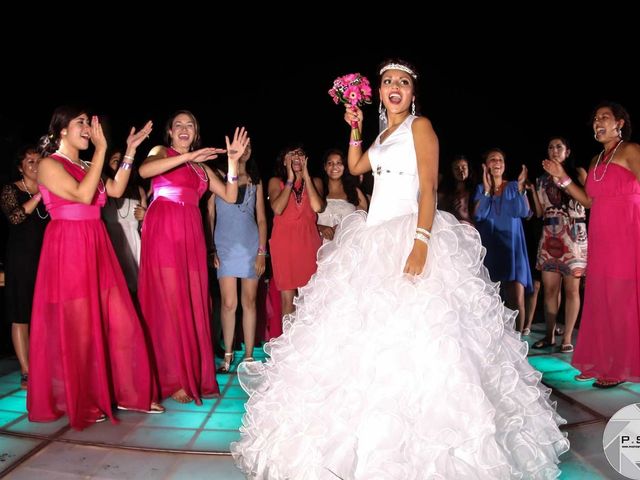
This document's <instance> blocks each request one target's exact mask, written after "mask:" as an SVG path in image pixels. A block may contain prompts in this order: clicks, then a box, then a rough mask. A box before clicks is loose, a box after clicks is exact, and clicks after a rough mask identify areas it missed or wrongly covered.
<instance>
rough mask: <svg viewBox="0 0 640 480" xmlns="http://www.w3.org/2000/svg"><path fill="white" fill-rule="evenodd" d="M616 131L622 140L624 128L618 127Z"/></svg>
mask: <svg viewBox="0 0 640 480" xmlns="http://www.w3.org/2000/svg"><path fill="white" fill-rule="evenodd" d="M616 130H618V136H619V137H620V138H622V127H616Z"/></svg>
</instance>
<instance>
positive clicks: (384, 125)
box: [378, 100, 387, 132]
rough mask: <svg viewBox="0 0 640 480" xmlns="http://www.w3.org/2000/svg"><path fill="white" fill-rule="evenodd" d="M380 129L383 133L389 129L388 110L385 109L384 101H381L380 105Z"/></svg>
mask: <svg viewBox="0 0 640 480" xmlns="http://www.w3.org/2000/svg"><path fill="white" fill-rule="evenodd" d="M378 129H379V131H381V132H382V131H383V130H386V129H387V109H386V108H384V105H383V104H382V100H380V105H378Z"/></svg>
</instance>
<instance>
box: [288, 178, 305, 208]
mask: <svg viewBox="0 0 640 480" xmlns="http://www.w3.org/2000/svg"><path fill="white" fill-rule="evenodd" d="M291 191H292V192H293V195H294V196H295V198H296V205H298V206H300V205H302V193H303V192H304V180H302V183H301V184H300V187H298V188H296V186H295V184H294V185H292V186H291Z"/></svg>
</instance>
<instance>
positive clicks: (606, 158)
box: [593, 140, 624, 182]
mask: <svg viewBox="0 0 640 480" xmlns="http://www.w3.org/2000/svg"><path fill="white" fill-rule="evenodd" d="M622 142H624V140H620V141H619V142H618V143H617V145H616V146H615V147H613V150H612V151H611V152H610V153H609V154H607V155H605V156H604V162H605V164H604V171H603V172H602V175H601V176H600V178H598V177H596V170H597V169H598V164H599V163H600V159H601V158H602V154H603V153H604V150H602V151H601V152H600V155H598V159H597V160H596V165H595V166H594V167H593V180H594V181H596V182H601V181H602V179H603V178H604V176H605V175H606V174H607V169H608V168H609V164H610V163H611V160H613V157H614V156H615V155H616V152H617V151H618V147H619V146H620V145H622Z"/></svg>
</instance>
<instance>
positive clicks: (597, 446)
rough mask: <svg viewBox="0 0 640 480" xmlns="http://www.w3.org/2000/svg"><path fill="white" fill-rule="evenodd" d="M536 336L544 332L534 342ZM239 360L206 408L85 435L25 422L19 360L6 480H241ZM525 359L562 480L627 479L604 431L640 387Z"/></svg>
mask: <svg viewBox="0 0 640 480" xmlns="http://www.w3.org/2000/svg"><path fill="white" fill-rule="evenodd" d="M540 337H541V332H540V330H539V329H538V331H535V332H534V333H533V334H532V335H531V338H529V339H528V341H529V343H532V342H534V341H535V340H537V339H538V338H540ZM241 357H242V354H241V352H240V353H239V354H237V355H236V359H235V361H234V365H233V368H232V372H231V373H230V374H219V375H218V376H217V379H218V383H219V385H220V391H221V397H220V398H215V399H206V400H203V405H195V403H193V402H192V403H188V404H180V403H177V402H175V401H173V400H171V399H167V400H166V401H165V402H164V405H165V407H166V408H167V413H165V414H161V415H146V414H141V413H136V412H120V411H119V412H117V417H118V419H119V421H120V423H119V424H118V425H112V424H111V423H109V422H105V423H101V424H96V425H95V426H92V427H90V428H87V429H85V430H83V431H81V432H77V431H75V430H72V429H70V428H69V427H68V424H67V422H66V419H65V418H64V417H63V418H62V419H60V420H58V421H57V422H52V423H31V422H29V421H28V419H27V417H26V410H25V407H26V398H25V394H26V393H25V391H24V390H21V389H20V388H19V381H20V376H19V371H18V370H17V364H16V365H15V366H14V370H12V371H10V373H7V374H5V375H3V376H1V377H0V476H2V472H3V471H7V472H9V474H8V476H7V477H6V478H9V479H22V478H43V479H44V478H46V479H47V480H48V479H50V478H51V479H54V480H55V479H58V478H60V479H63V478H150V479H156V478H157V479H166V478H176V479H178V478H211V479H214V480H215V479H218V478H220V479H230V480H231V479H234V478H238V479H241V478H243V476H242V475H240V473H239V472H238V471H237V470H236V468H235V466H234V465H233V460H232V459H231V457H230V455H229V444H230V443H231V442H233V441H236V440H238V438H239V432H238V429H239V427H240V425H241V423H242V415H243V413H244V402H245V401H246V400H247V398H248V396H247V395H246V393H245V392H244V391H243V390H242V388H241V387H240V386H239V382H238V377H237V375H236V374H235V369H236V367H237V364H238V363H239V361H240V358H241ZM256 358H264V354H263V352H262V351H259V352H258V351H257V352H256ZM529 361H530V362H531V364H532V365H533V366H534V367H535V368H537V369H538V370H540V371H541V373H542V374H543V382H544V383H545V384H546V385H547V386H549V387H551V388H552V389H553V394H552V398H551V399H552V400H553V401H556V402H557V405H558V412H559V413H560V415H562V416H563V417H564V418H566V420H567V422H568V424H567V425H565V426H564V427H563V429H564V431H566V432H567V433H568V436H569V440H570V441H571V450H570V451H569V452H568V453H567V454H565V455H563V457H562V463H561V465H560V467H561V469H562V475H561V477H560V478H562V479H565V480H571V479H587V480H590V479H605V478H622V477H620V476H617V473H616V472H614V471H613V469H612V468H611V467H610V466H609V464H608V462H607V460H606V458H605V457H604V454H603V452H602V440H601V439H602V432H603V431H604V426H605V424H606V421H607V419H608V417H609V416H610V415H611V414H612V412H615V411H617V409H618V408H620V407H621V406H625V405H628V404H629V403H639V402H640V385H637V384H631V383H626V384H624V385H622V386H621V387H619V388H616V389H611V390H598V389H595V388H593V387H592V386H591V383H592V382H578V381H576V380H575V379H574V377H575V375H576V374H577V373H578V371H577V370H575V369H574V368H573V367H572V366H571V365H570V361H571V355H567V354H560V353H558V352H557V351H555V350H554V351H552V349H549V350H548V351H544V350H543V351H540V350H534V349H532V350H530V352H529ZM1 366H2V365H1V361H0V367H1ZM4 371H7V370H6V366H5V370H4ZM122 447H125V448H127V449H126V450H123V449H122ZM130 448H131V449H133V450H129V449H130ZM168 451H170V452H171V453H163V452H168ZM180 452H184V453H180ZM23 459H24V460H23ZM23 461H24V463H21V462H23ZM69 474H71V475H72V477H70V476H69Z"/></svg>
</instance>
